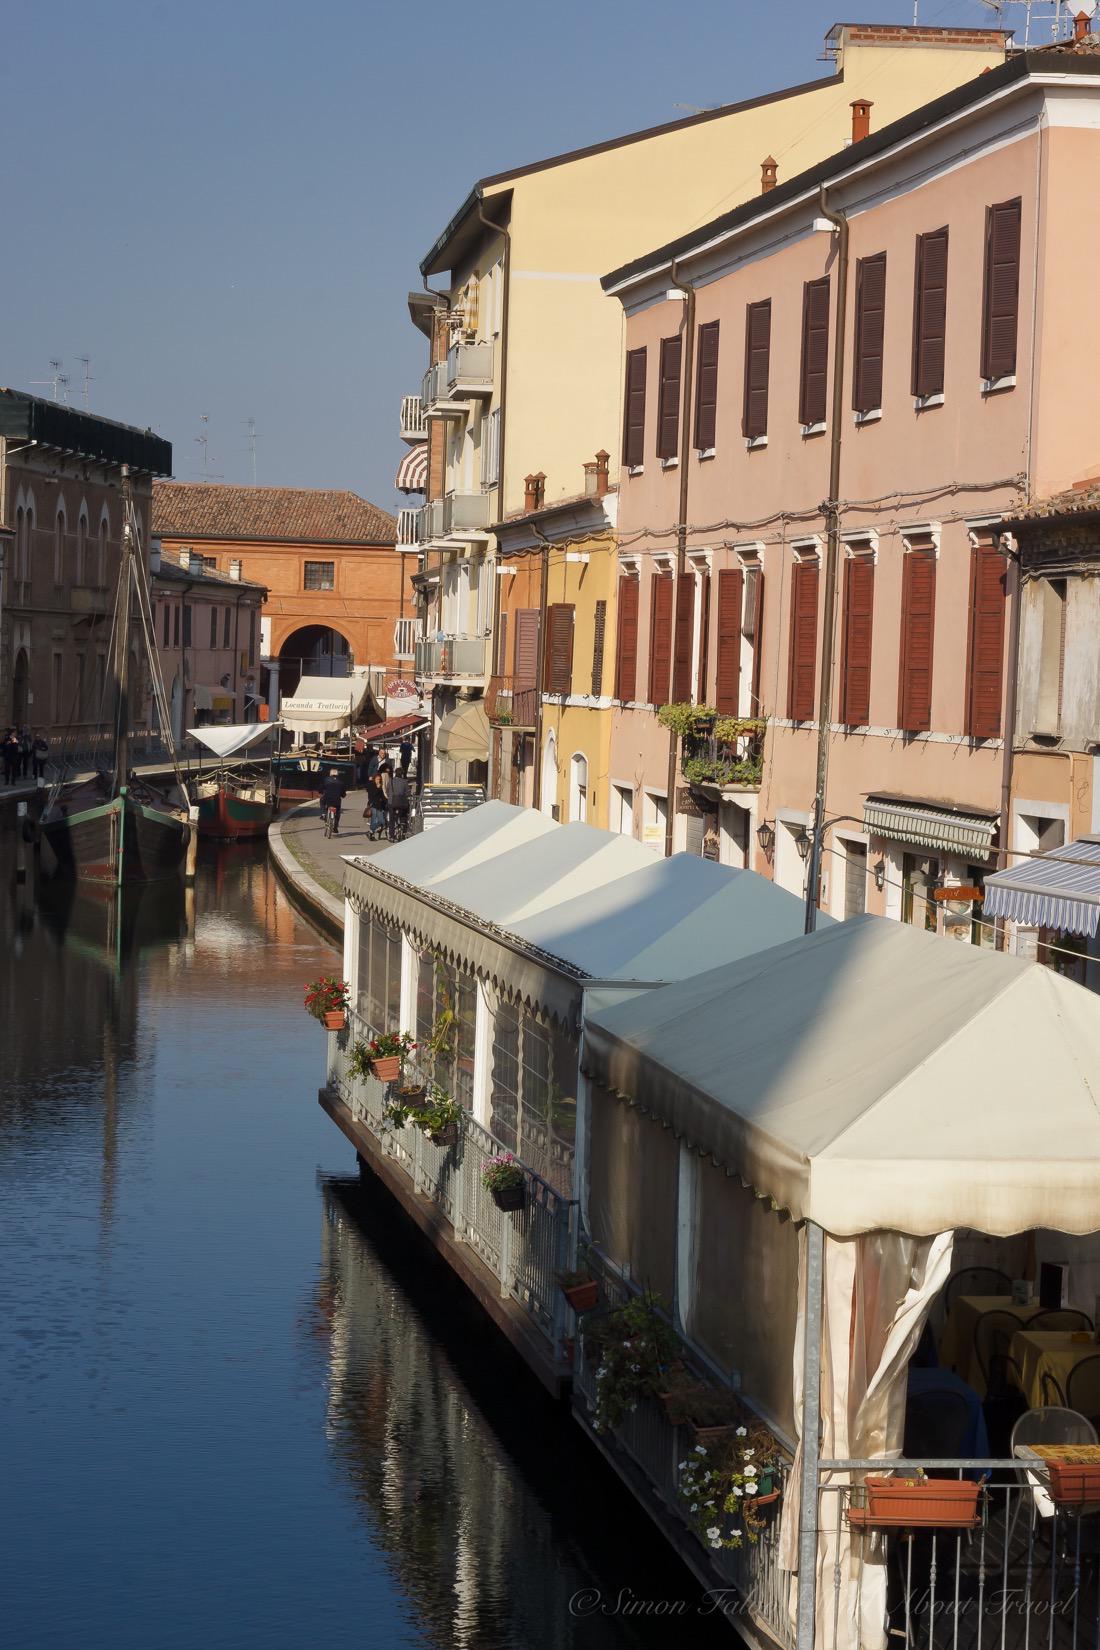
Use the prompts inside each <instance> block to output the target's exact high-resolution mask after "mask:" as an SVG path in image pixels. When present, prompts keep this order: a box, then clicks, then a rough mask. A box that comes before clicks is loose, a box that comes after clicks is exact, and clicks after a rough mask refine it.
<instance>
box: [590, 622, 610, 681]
mask: <svg viewBox="0 0 1100 1650" xmlns="http://www.w3.org/2000/svg"><path fill="white" fill-rule="evenodd" d="M606 630H607V603H606V602H597V603H596V610H595V613H594V614H593V618H592V697H593V698H594V699H598V698H599V697H600V694H601V693H602V692H603V644H604V633H605V631H606Z"/></svg>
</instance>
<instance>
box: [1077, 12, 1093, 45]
mask: <svg viewBox="0 0 1100 1650" xmlns="http://www.w3.org/2000/svg"><path fill="white" fill-rule="evenodd" d="M1091 27H1092V20H1091V18H1090V17H1089V14H1088V12H1087V11H1079V12H1078V13H1077V15H1076V16H1075V17H1074V19H1073V38H1074V39H1075V40H1083V39H1084V38H1085V36H1086V34H1088V33H1089V30H1090V29H1091Z"/></svg>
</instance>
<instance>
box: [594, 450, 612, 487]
mask: <svg viewBox="0 0 1100 1650" xmlns="http://www.w3.org/2000/svg"><path fill="white" fill-rule="evenodd" d="M610 463H611V454H610V453H609V452H608V451H607V449H606V448H604V447H601V448H600V450H599V452H598V453H597V454H596V497H597V498H603V496H604V494H605V493H606V492H607V491H608V487H609V482H608V479H607V471H608V465H609V464H610Z"/></svg>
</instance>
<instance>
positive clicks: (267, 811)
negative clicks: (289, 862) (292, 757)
mask: <svg viewBox="0 0 1100 1650" xmlns="http://www.w3.org/2000/svg"><path fill="white" fill-rule="evenodd" d="M278 726H279V724H278V723H277V722H244V723H237V724H235V725H228V726H226V725H222V724H215V725H213V726H210V727H202V728H190V729H188V733H189V736H190V737H191V738H192V739H194V740H196V741H197V742H198V743H199V744H200V745H205V747H206V749H207V750H209V751H212V752H213V753H214V755H215V756H217V757H219V758H220V759H221V766H219V767H216V768H213V769H211V770H210V771H208V772H207V773H205V774H203V773H200V774H199V775H198V776H197V777H196V778H194V779H192V780H191V781H190V784H189V791H190V796H191V800H192V802H193V803H194V805H195V806H196V807H197V808H198V811H199V835H200V836H205V837H212V838H214V839H215V840H216V841H218V842H237V841H240V840H244V839H246V838H250V837H260V836H266V835H267V827H268V826H269V825H270V824H271V821H272V819H273V818H274V817H275V812H276V809H277V807H278V789H277V785H276V782H275V777H274V775H273V773H272V765H271V758H270V757H268V759H267V760H266V762H262V763H261V762H250V763H248V764H246V765H245V766H243V767H237V768H231V767H229V766H228V765H227V763H228V760H229V758H230V757H233V756H236V755H238V754H239V753H240V752H241V751H244V750H248V749H250V748H251V747H252V746H254V745H258V744H259V743H260V742H261V741H262V740H264V739H267V738H269V737H270V735H271V734H272V733H273V732H274V730H275V729H276V728H277V727H278Z"/></svg>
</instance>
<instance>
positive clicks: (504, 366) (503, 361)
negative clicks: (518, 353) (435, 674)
mask: <svg viewBox="0 0 1100 1650" xmlns="http://www.w3.org/2000/svg"><path fill="white" fill-rule="evenodd" d="M477 215H478V217H479V218H480V219H481V221H482V223H483V224H484V225H485V227H486V229H491V230H493V231H494V233H496V234H498V235H503V237H504V295H503V298H502V300H501V309H500V431H499V440H498V443H497V520H498V521H503V520H504V433H505V423H506V422H507V418H508V413H507V406H508V307H509V300H510V298H511V289H512V231H511V229H510V228H509V227H508V225H507V224H504V223H494V222H493V220H492V218H487V217H486V216H485V213H484V211H483V210H482V202H481V201H478V203H477ZM495 536H496V535H495V534H494V538H495ZM499 634H500V580H499V579H498V578H497V577H496V568H495V566H494V569H493V627H492V635H491V636H490V639H489V646H490V647H491V648H492V650H493V658H492V659H491V660H490V662H489V675H490V676H492V675H493V668H492V667H493V666H494V665H495V664H496V645H497V637H498V636H499ZM515 737H516V735H515V734H513V735H512V738H513V739H515ZM521 737H522V736H521ZM501 744H502V746H503V740H502V741H501ZM535 765H536V768H537V767H538V757H537V747H536V764H535ZM493 777H494V779H495V778H496V775H495V774H494V776H493Z"/></svg>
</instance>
